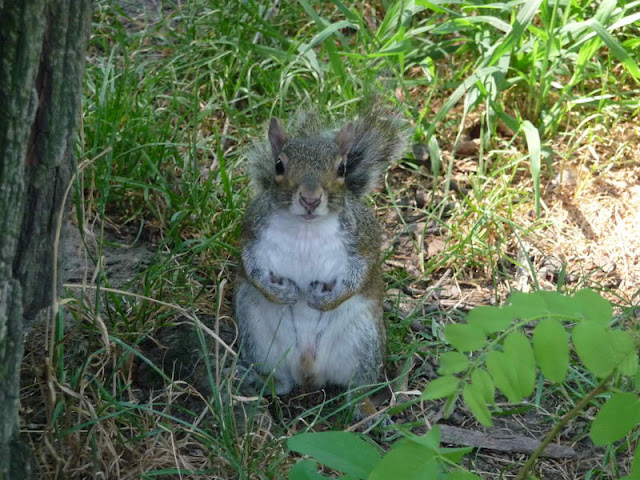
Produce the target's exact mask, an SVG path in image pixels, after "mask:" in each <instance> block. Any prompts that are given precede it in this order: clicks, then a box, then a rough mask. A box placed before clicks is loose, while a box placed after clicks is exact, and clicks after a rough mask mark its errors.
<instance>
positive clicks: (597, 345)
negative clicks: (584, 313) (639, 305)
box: [572, 322, 635, 378]
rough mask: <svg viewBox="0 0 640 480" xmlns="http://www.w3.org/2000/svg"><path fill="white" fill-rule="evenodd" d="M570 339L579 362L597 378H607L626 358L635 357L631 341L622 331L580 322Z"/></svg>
mask: <svg viewBox="0 0 640 480" xmlns="http://www.w3.org/2000/svg"><path fill="white" fill-rule="evenodd" d="M572 337H573V345H574V346H575V349H576V352H577V353H578V357H579V358H580V361H581V362H582V363H583V364H584V365H585V366H586V367H587V368H588V369H589V370H590V371H591V372H593V374H594V375H595V376H597V377H599V378H604V377H607V376H608V375H610V374H611V373H612V372H613V370H614V369H615V368H616V367H617V366H619V365H621V364H623V363H625V362H626V361H627V357H628V356H630V355H635V345H634V342H633V339H632V338H631V337H630V336H629V334H627V333H626V332H623V331H622V330H610V329H608V328H606V327H604V326H603V325H600V324H596V323H593V322H582V323H579V324H578V325H576V327H575V328H574V329H573V335H572Z"/></svg>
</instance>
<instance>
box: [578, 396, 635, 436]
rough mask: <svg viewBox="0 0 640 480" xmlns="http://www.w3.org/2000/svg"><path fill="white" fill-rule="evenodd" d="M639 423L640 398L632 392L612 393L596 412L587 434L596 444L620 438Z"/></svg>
mask: <svg viewBox="0 0 640 480" xmlns="http://www.w3.org/2000/svg"><path fill="white" fill-rule="evenodd" d="M639 423H640V398H639V397H638V396H637V395H636V394H634V393H626V392H620V393H614V394H613V395H612V396H611V398H610V399H609V400H607V402H606V403H605V404H604V405H603V406H602V408H601V409H600V411H599V412H598V413H597V414H596V418H594V419H593V422H592V423H591V431H590V432H589V436H590V437H591V440H593V443H595V444H596V445H608V444H610V443H613V442H615V441H616V440H620V439H621V438H623V437H624V436H625V435H626V434H627V433H629V432H630V431H631V430H633V429H634V428H635V427H637V426H638V424H639Z"/></svg>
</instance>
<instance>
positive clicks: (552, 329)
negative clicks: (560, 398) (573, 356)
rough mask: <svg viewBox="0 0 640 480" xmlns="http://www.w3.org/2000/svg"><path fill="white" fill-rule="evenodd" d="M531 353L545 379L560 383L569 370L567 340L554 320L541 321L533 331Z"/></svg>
mask: <svg viewBox="0 0 640 480" xmlns="http://www.w3.org/2000/svg"><path fill="white" fill-rule="evenodd" d="M533 351H534V353H535V356H536V360H537V361H538V365H540V369H541V370H542V373H543V374H544V376H545V378H546V379H547V380H549V381H550V382H553V383H562V382H563V381H564V378H565V377H566V375H567V369H568V368H569V339H568V337H567V332H566V331H565V329H564V327H563V326H562V324H561V323H560V322H559V321H558V320H556V319H555V318H545V319H544V320H541V321H540V322H539V323H538V325H537V326H536V328H535V330H534V331H533Z"/></svg>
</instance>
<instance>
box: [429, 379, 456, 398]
mask: <svg viewBox="0 0 640 480" xmlns="http://www.w3.org/2000/svg"><path fill="white" fill-rule="evenodd" d="M459 383H460V379H459V378H457V377H454V376H453V375H445V376H444V377H440V378H436V379H435V380H432V381H430V382H429V384H428V385H427V388H425V390H424V392H423V394H422V399H423V400H435V399H437V398H444V397H448V396H449V395H451V394H452V393H454V392H455V391H456V390H457V389H458V384H459Z"/></svg>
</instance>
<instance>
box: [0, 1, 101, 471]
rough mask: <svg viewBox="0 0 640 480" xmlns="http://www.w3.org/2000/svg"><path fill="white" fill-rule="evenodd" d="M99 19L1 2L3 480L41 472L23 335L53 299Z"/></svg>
mask: <svg viewBox="0 0 640 480" xmlns="http://www.w3.org/2000/svg"><path fill="white" fill-rule="evenodd" d="M90 25H91V0H48V1H47V0H0V480H6V479H19V478H29V477H32V476H33V475H32V472H31V465H30V461H29V455H28V450H27V448H26V447H25V446H24V445H23V444H22V443H21V442H20V439H19V422H18V406H19V399H20V385H19V378H20V362H21V360H22V353H23V337H24V335H23V332H24V329H25V328H28V327H29V326H30V325H31V324H32V323H33V322H34V321H35V319H36V318H39V317H46V315H49V314H50V311H51V305H52V302H53V300H54V295H55V292H54V291H53V288H54V272H55V270H54V258H55V255H54V248H53V246H54V239H55V233H56V229H57V226H58V225H57V223H58V222H57V219H58V214H59V212H60V209H61V208H62V201H63V196H64V192H65V189H66V188H67V185H68V184H69V180H70V178H71V174H72V172H73V171H74V169H75V159H74V155H73V153H74V144H75V129H76V127H77V125H78V120H79V117H80V100H81V96H82V72H83V68H84V59H85V49H86V44H87V40H88V36H89V35H88V34H89V28H90Z"/></svg>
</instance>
